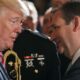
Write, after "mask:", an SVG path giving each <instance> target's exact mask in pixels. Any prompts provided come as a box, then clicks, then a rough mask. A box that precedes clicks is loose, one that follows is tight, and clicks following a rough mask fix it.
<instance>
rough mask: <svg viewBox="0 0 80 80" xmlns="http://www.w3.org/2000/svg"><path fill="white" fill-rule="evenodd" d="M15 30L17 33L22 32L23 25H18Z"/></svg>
mask: <svg viewBox="0 0 80 80" xmlns="http://www.w3.org/2000/svg"><path fill="white" fill-rule="evenodd" d="M14 32H16V33H21V32H22V26H21V25H20V26H17V27H16V28H15V30H14Z"/></svg>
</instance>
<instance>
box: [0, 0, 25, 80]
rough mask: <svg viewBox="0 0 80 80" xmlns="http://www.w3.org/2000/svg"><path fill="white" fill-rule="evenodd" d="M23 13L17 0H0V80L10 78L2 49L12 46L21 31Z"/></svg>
mask: <svg viewBox="0 0 80 80" xmlns="http://www.w3.org/2000/svg"><path fill="white" fill-rule="evenodd" d="M22 20H23V13H22V11H21V5H20V4H19V3H18V1H17V0H0V80H10V79H9V76H8V74H7V71H6V66H5V67H4V65H5V64H4V63H5V62H4V59H3V57H2V51H4V50H5V49H7V48H12V46H13V43H14V41H15V39H16V37H17V36H18V33H20V32H21V25H22V23H21V22H22Z"/></svg>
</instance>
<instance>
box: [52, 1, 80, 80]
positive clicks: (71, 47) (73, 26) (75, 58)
mask: <svg viewBox="0 0 80 80" xmlns="http://www.w3.org/2000/svg"><path fill="white" fill-rule="evenodd" d="M79 8H80V2H68V3H66V4H64V5H62V7H60V8H58V9H57V10H55V11H53V12H52V13H53V17H52V18H53V20H52V25H51V28H52V30H53V31H54V32H55V34H54V38H55V39H54V40H55V42H56V45H57V46H58V44H59V43H61V44H62V45H63V47H64V51H65V53H64V54H65V56H67V57H68V58H69V59H71V62H70V64H69V66H68V68H67V70H66V72H65V75H64V77H63V80H79V79H80V37H79V36H80V9H79Z"/></svg>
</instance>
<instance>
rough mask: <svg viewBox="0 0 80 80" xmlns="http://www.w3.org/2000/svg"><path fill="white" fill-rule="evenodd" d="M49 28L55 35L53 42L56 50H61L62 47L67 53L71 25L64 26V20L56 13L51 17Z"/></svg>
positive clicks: (58, 12)
mask: <svg viewBox="0 0 80 80" xmlns="http://www.w3.org/2000/svg"><path fill="white" fill-rule="evenodd" d="M51 28H52V29H53V33H55V34H54V41H55V42H56V45H57V48H58V49H62V48H61V46H62V47H63V49H64V50H65V51H67V48H68V47H69V41H70V37H71V36H70V35H71V30H72V29H71V28H72V24H71V23H70V24H66V22H65V20H64V19H63V18H62V13H61V12H60V11H57V12H56V13H55V14H54V15H53V20H52V25H51Z"/></svg>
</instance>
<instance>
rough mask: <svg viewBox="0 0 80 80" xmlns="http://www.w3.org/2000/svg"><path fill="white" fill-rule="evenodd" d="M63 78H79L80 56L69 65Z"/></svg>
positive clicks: (77, 79)
mask: <svg viewBox="0 0 80 80" xmlns="http://www.w3.org/2000/svg"><path fill="white" fill-rule="evenodd" d="M63 80H80V57H79V58H78V59H77V60H76V62H75V63H74V64H73V65H72V66H71V68H70V70H69V71H68V72H67V73H66V74H65V77H64V78H63Z"/></svg>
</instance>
